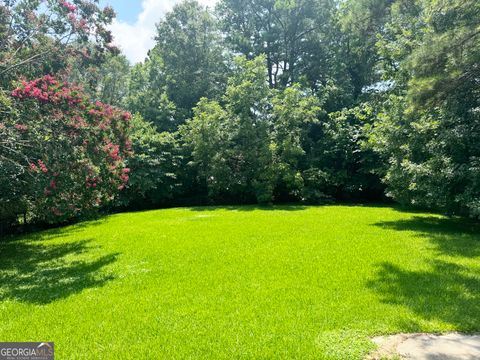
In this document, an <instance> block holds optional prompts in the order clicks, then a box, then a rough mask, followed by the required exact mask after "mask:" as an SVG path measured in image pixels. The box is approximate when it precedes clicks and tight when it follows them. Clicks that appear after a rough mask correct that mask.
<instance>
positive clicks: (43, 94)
mask: <svg viewBox="0 0 480 360" xmlns="http://www.w3.org/2000/svg"><path fill="white" fill-rule="evenodd" d="M78 93H79V88H78V87H74V86H67V85H60V84H59V83H58V81H57V80H55V78H54V77H53V76H51V75H45V76H44V77H41V78H39V79H35V80H32V81H22V85H21V86H19V87H17V88H16V89H15V90H13V91H12V93H11V95H12V96H13V97H15V98H18V99H27V98H30V99H37V100H38V101H40V102H41V103H47V102H52V103H56V104H57V103H59V102H61V101H66V102H67V103H68V105H75V104H79V103H81V102H82V101H83V98H82V97H81V96H79V95H78Z"/></svg>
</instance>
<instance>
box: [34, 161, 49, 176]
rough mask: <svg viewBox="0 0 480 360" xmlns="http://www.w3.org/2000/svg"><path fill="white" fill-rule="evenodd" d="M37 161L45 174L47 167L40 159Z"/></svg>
mask: <svg viewBox="0 0 480 360" xmlns="http://www.w3.org/2000/svg"><path fill="white" fill-rule="evenodd" d="M37 163H38V166H40V170H42V172H43V173H44V174H46V173H47V172H48V168H47V166H46V165H45V163H44V162H43V161H42V160H38V161H37Z"/></svg>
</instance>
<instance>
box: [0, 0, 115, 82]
mask: <svg viewBox="0 0 480 360" xmlns="http://www.w3.org/2000/svg"><path fill="white" fill-rule="evenodd" d="M114 16H115V14H114V12H113V9H112V8H110V7H106V8H104V9H100V8H99V6H98V1H95V0H71V1H70V2H69V1H67V0H46V1H41V0H5V1H2V3H1V4H0V86H1V87H3V88H8V87H9V86H10V85H11V84H10V82H11V81H12V80H17V79H19V78H20V77H25V78H29V79H33V78H36V77H39V76H43V75H44V74H54V73H58V72H59V71H65V70H68V64H69V63H71V62H72V59H73V58H76V59H77V60H76V67H77V68H78V67H79V66H84V67H85V68H87V67H88V66H89V65H91V64H94V63H98V62H99V61H101V60H102V58H103V57H104V55H105V54H107V53H111V52H117V51H118V50H117V49H115V48H114V47H113V46H112V45H111V41H112V35H111V33H110V31H108V30H107V28H106V27H107V25H108V24H109V23H110V22H111V21H112V19H113V17H114Z"/></svg>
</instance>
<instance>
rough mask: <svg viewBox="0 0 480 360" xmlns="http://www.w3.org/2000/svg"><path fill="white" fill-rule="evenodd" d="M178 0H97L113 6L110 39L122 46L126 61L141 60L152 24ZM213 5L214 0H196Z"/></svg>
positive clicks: (148, 46) (151, 34)
mask: <svg viewBox="0 0 480 360" xmlns="http://www.w3.org/2000/svg"><path fill="white" fill-rule="evenodd" d="M179 2H180V0H100V4H101V5H110V6H112V7H113V8H114V9H115V12H116V13H117V18H116V19H115V20H114V22H113V24H112V25H111V27H110V29H111V30H112V33H113V36H114V42H115V44H116V45H117V46H119V47H120V48H121V49H122V52H123V53H124V54H125V55H126V56H127V58H128V59H129V60H130V62H131V63H132V64H133V63H136V62H140V61H143V60H144V59H145V57H146V55H147V52H148V50H149V49H151V48H152V47H153V43H154V41H153V37H154V36H155V24H156V23H157V22H158V21H159V20H160V19H161V18H162V17H163V15H164V14H165V13H166V12H168V11H170V10H171V9H172V7H173V6H174V5H175V4H177V3H179ZM198 2H199V3H201V4H203V5H205V6H209V7H214V6H215V4H216V2H217V0H198Z"/></svg>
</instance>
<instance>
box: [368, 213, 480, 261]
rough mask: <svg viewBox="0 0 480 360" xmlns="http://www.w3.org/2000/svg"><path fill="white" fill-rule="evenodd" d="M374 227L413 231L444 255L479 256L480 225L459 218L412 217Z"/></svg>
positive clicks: (381, 223) (377, 224) (378, 224)
mask: <svg viewBox="0 0 480 360" xmlns="http://www.w3.org/2000/svg"><path fill="white" fill-rule="evenodd" d="M375 225H376V226H379V227H382V228H386V229H393V230H398V231H413V232H415V233H416V235H417V236H420V237H424V238H427V239H428V240H429V241H430V242H431V243H432V244H433V245H434V246H435V248H436V250H437V251H438V252H439V253H441V254H444V255H449V256H464V257H476V256H480V224H479V223H476V222H473V221H469V220H466V219H459V218H442V217H434V216H414V217H413V218H411V219H406V220H398V221H385V222H379V223H376V224H375Z"/></svg>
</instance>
